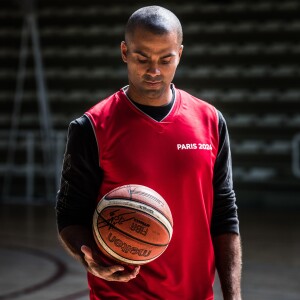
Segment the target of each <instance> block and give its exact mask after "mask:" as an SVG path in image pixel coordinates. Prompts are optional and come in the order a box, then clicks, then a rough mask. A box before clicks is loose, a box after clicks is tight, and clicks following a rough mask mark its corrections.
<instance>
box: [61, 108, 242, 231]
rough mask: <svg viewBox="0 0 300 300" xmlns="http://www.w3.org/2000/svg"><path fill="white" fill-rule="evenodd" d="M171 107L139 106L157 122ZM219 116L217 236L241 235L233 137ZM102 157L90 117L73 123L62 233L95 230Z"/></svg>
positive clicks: (63, 190) (214, 225) (214, 228)
mask: <svg viewBox="0 0 300 300" xmlns="http://www.w3.org/2000/svg"><path fill="white" fill-rule="evenodd" d="M136 105H138V104H136ZM171 106H172V103H170V104H169V105H167V106H162V107H149V106H144V105H138V107H139V108H140V109H141V110H143V111H144V112H145V113H147V114H148V115H150V116H151V117H152V118H154V119H156V120H160V119H162V118H163V117H164V116H165V115H167V113H168V112H169V108H170V107H171ZM218 116H219V124H218V129H219V149H218V156H217V158H216V162H215V166H214V178H213V189H214V207H213V216H212V223H211V233H212V235H213V236H216V235H220V234H223V233H229V232H232V233H237V234H238V233H239V221H238V215H237V206H236V197H235V193H234V190H233V184H232V166H231V153H230V144H229V135H228V130H227V126H226V122H225V119H224V117H223V116H222V114H221V113H220V112H219V111H218ZM99 151H101V149H99ZM98 155H99V154H98V147H97V142H96V138H95V135H94V131H93V128H92V125H91V123H90V122H89V120H88V119H87V117H86V116H82V117H80V118H78V119H76V120H74V121H73V122H71V123H70V126H69V131H68V140H67V145H66V151H65V156H64V163H63V170H62V177H61V186H60V190H59V191H58V195H57V204H56V213H57V225H58V229H59V231H61V230H62V229H63V228H65V227H67V226H69V225H83V226H91V224H92V216H93V213H94V210H95V207H96V199H97V197H98V191H99V186H100V184H101V180H102V176H103V173H102V170H101V168H100V167H99V157H98Z"/></svg>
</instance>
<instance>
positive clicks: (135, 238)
mask: <svg viewBox="0 0 300 300" xmlns="http://www.w3.org/2000/svg"><path fill="white" fill-rule="evenodd" d="M114 207H118V206H114ZM119 207H121V208H122V206H119ZM132 209H133V210H135V211H138V212H141V211H140V210H138V209H135V208H132ZM96 212H97V214H98V216H99V217H100V218H101V219H102V220H103V221H105V222H106V223H107V225H108V226H109V227H112V228H113V229H115V230H116V231H119V232H120V233H123V234H124V235H126V236H128V237H130V238H132V239H134V240H136V241H139V242H142V243H144V244H147V245H151V246H157V247H165V246H168V245H169V243H167V244H153V243H150V242H147V241H143V240H141V239H139V238H137V237H136V236H133V235H131V234H128V233H127V232H125V231H123V230H121V229H119V228H117V227H116V226H114V225H112V224H110V223H108V222H107V220H105V219H104V217H102V216H101V215H100V213H99V212H98V211H96ZM148 216H149V217H151V218H152V219H154V220H155V221H157V222H159V223H160V224H161V225H162V226H163V227H164V228H165V229H166V232H167V233H168V235H169V239H171V236H170V233H169V231H168V228H167V227H166V226H165V225H164V224H163V223H162V222H160V221H159V220H157V219H155V218H153V217H152V216H151V215H148ZM97 230H98V232H99V228H98V226H97ZM99 235H100V236H101V237H102V235H101V234H100V232H99Z"/></svg>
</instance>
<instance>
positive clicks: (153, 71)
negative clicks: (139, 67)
mask: <svg viewBox="0 0 300 300" xmlns="http://www.w3.org/2000/svg"><path fill="white" fill-rule="evenodd" d="M147 74H149V75H151V76H154V75H160V69H159V68H158V64H157V63H156V62H150V63H149V67H148V69H147Z"/></svg>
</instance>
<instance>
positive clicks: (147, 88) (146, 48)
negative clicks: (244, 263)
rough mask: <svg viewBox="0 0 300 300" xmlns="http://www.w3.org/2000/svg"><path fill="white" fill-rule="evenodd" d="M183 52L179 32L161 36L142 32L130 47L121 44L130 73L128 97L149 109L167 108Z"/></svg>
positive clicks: (123, 56) (139, 32)
mask: <svg viewBox="0 0 300 300" xmlns="http://www.w3.org/2000/svg"><path fill="white" fill-rule="evenodd" d="M182 48H183V47H182V46H181V45H180V44H178V41H177V34H176V32H169V33H166V34H162V35H157V34H153V33H151V32H149V31H146V30H144V29H141V28H138V29H136V30H135V32H134V33H133V34H132V35H131V36H130V37H129V38H128V41H127V43H125V42H122V43H121V53H122V59H123V61H124V62H125V63H127V69H128V80H129V90H128V93H129V95H130V96H131V97H132V98H133V100H135V101H137V102H140V103H144V104H148V105H157V106H158V105H163V104H166V102H167V101H168V100H169V99H168V96H169V95H170V83H171V82H172V80H173V77H174V75H175V71H176V68H177V65H178V63H179V60H180V57H181V53H182Z"/></svg>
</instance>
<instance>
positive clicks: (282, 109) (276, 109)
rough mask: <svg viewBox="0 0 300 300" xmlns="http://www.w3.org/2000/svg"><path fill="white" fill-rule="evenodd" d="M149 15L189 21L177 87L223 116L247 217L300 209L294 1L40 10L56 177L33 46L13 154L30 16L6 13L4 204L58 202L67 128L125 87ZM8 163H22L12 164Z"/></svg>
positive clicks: (299, 52)
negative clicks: (124, 47) (157, 10)
mask: <svg viewBox="0 0 300 300" xmlns="http://www.w3.org/2000/svg"><path fill="white" fill-rule="evenodd" d="M152 4H159V5H162V6H165V7H166V8H169V9H171V10H172V11H173V12H175V13H176V14H177V15H178V17H179V19H180V20H181V21H182V25H183V30H184V42H183V43H184V46H185V47H184V54H183V57H182V61H181V64H180V66H179V68H178V71H177V74H176V77H175V79H174V83H175V85H176V86H177V87H178V88H181V89H185V90H187V91H189V92H191V93H192V94H194V95H195V96H197V97H199V98H201V99H204V100H206V101H208V102H210V103H212V104H213V105H215V106H216V108H218V109H219V110H221V112H222V113H223V114H224V116H225V118H226V120H227V123H228V128H229V131H230V137H231V146H232V157H233V169H234V186H235V190H236V193H237V196H238V201H239V205H240V206H252V207H263V206H266V207H284V206H285V207H287V206H289V207H299V204H300V178H299V177H297V176H299V171H298V170H299V168H300V166H299V164H297V155H298V154H297V153H299V147H298V146H297V145H298V144H297V140H296V135H297V134H300V80H299V79H300V68H299V66H300V40H299V36H300V21H299V12H300V3H299V1H293V0H288V1H279V0H264V1H247V0H241V1H196V0H189V1H185V2H182V1H160V2H157V1H156V2H151V1H142V2H141V1H138V2H136V1H125V2H124V1H113V2H112V3H109V4H107V3H106V4H103V3H102V2H101V1H98V0H97V1H96V0H90V1H80V0H73V1H70V0H65V1H58V0H52V1H50V0H43V1H39V2H38V3H37V4H36V6H35V10H34V12H35V17H36V21H37V29H38V33H39V42H40V50H41V56H42V61H43V69H44V75H45V83H46V92H47V94H46V95H47V99H48V104H49V111H50V112H51V115H50V117H51V118H50V120H51V124H52V127H51V129H52V131H51V136H52V137H51V141H52V148H53V149H52V152H51V154H50V158H49V157H48V161H49V160H50V161H51V163H50V166H49V164H45V163H44V159H45V156H44V155H43V154H44V152H45V151H44V150H45V149H44V148H43V146H44V144H45V142H44V140H43V134H42V133H41V131H40V128H41V127H42V126H43V124H44V122H43V117H42V119H41V118H40V116H41V109H40V106H39V99H40V98H39V96H38V95H37V92H36V91H37V88H38V86H37V83H36V78H35V61H34V55H33V52H34V51H33V47H32V42H31V40H30V39H28V46H29V48H28V56H27V61H26V74H25V77H24V78H25V81H24V93H23V95H22V102H21V106H20V107H21V108H20V113H19V114H17V119H18V126H17V127H18V129H20V130H18V137H17V138H16V139H15V141H16V143H15V145H16V147H15V151H12V150H9V149H10V146H11V143H10V142H9V141H11V139H12V136H13V134H12V132H11V131H10V129H11V126H12V121H13V120H12V115H13V111H14V103H15V102H16V101H15V92H16V85H17V78H18V77H17V76H18V74H19V75H20V73H18V68H19V55H20V48H21V32H22V28H23V24H24V23H23V20H24V14H25V13H24V9H21V8H20V5H19V4H18V2H17V1H15V2H13V1H1V2H0V107H1V109H0V128H1V130H0V185H1V186H2V187H3V189H4V187H6V188H5V189H6V190H5V192H3V193H2V197H1V201H2V202H8V203H12V202H24V201H25V202H29V203H41V202H43V201H46V202H49V201H50V202H51V201H52V202H54V198H55V191H56V189H57V183H58V175H57V174H58V173H59V170H60V167H61V162H62V155H63V148H64V142H65V136H66V131H67V128H68V124H69V122H70V121H71V120H72V119H74V118H76V117H79V116H80V115H81V114H82V113H83V112H85V110H86V109H88V108H89V107H90V106H92V105H93V104H95V103H96V102H97V101H99V100H100V99H103V98H105V97H106V96H108V95H110V94H111V93H113V92H114V91H116V90H118V89H119V88H121V87H123V86H124V85H126V84H127V78H126V66H125V65H124V64H123V63H122V61H121V57H120V51H119V44H120V41H121V40H122V39H123V32H124V24H125V22H126V20H127V18H128V17H129V15H130V14H131V13H132V12H133V11H134V10H135V9H136V8H139V7H141V6H143V5H152ZM29 35H30V32H29ZM51 124H50V125H51ZM41 125H42V126H41ZM42 128H43V127H42ZM20 132H22V133H21V134H20ZM10 138H11V139H10ZM293 147H294V148H295V149H296V150H295V151H294V154H293ZM297 149H298V150H297ZM297 151H298V152H297ZM8 152H10V153H12V152H13V154H14V155H12V156H11V157H10V162H9V163H8ZM12 157H13V159H12ZM293 159H294V160H295V161H294V165H293ZM293 166H294V167H293ZM293 168H294V172H293ZM7 177H9V180H7ZM46 194H47V195H46Z"/></svg>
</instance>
